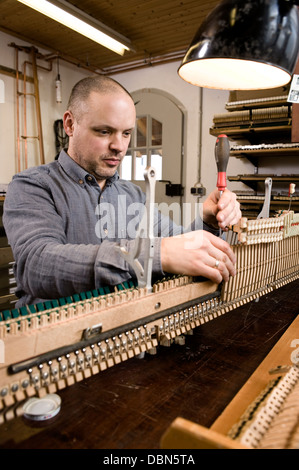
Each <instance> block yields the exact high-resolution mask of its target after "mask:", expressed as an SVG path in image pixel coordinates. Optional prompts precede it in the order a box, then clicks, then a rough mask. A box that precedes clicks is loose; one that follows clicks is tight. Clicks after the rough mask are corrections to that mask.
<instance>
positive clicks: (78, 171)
mask: <svg viewBox="0 0 299 470" xmlns="http://www.w3.org/2000/svg"><path fill="white" fill-rule="evenodd" d="M58 163H59V164H60V166H61V167H62V168H63V170H64V171H65V172H66V173H67V175H68V176H70V178H72V179H73V180H74V181H75V182H76V183H78V184H79V185H80V186H84V184H85V183H86V182H88V181H92V182H96V179H95V177H94V176H93V175H91V174H90V173H88V172H87V171H86V170H84V168H82V167H81V166H80V165H78V163H76V162H75V161H74V160H73V159H72V158H71V157H70V156H69V155H68V154H67V153H66V151H65V150H61V152H60V154H59V157H58ZM118 179H119V174H118V172H117V171H116V172H115V173H114V175H113V176H111V177H110V178H107V180H106V185H107V184H108V185H111V184H112V183H113V182H114V181H116V180H118Z"/></svg>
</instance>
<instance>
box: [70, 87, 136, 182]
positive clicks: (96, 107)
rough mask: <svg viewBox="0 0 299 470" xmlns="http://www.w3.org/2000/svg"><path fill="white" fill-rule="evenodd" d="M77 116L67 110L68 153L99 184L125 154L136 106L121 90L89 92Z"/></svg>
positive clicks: (113, 171) (132, 127) (116, 166)
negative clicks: (102, 92)
mask: <svg viewBox="0 0 299 470" xmlns="http://www.w3.org/2000/svg"><path fill="white" fill-rule="evenodd" d="M81 110H82V112H80V115H79V113H78V116H77V115H76V117H75V116H74V115H73V114H72V113H71V112H70V111H67V112H66V113H65V115H64V122H65V130H66V133H67V134H68V135H69V148H68V154H69V155H70V157H71V158H73V160H75V161H76V162H77V163H78V164H79V165H80V166H81V167H82V168H84V169H85V170H86V171H88V172H89V173H90V174H92V175H94V176H95V178H96V179H97V181H98V183H99V184H100V186H102V187H103V186H104V184H105V180H106V179H107V178H109V177H111V176H113V175H114V173H115V172H116V170H117V168H118V166H119V165H120V163H121V161H122V160H123V158H124V156H125V155H126V152H127V149H128V146H129V143H130V138H131V133H132V130H133V129H134V126H135V120H136V112H135V106H134V103H133V101H132V99H131V98H130V96H129V95H127V94H126V93H123V92H121V91H120V92H116V93H109V94H100V93H97V92H92V93H91V94H90V96H89V98H88V100H87V101H86V102H85V103H82V106H81Z"/></svg>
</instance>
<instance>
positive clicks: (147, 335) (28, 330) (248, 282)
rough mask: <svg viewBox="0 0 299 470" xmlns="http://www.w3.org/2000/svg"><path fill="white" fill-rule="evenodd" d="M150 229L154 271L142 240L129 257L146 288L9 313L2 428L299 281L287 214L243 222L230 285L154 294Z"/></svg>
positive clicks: (298, 247)
mask: <svg viewBox="0 0 299 470" xmlns="http://www.w3.org/2000/svg"><path fill="white" fill-rule="evenodd" d="M147 175H148V179H149V185H148V187H149V188H150V191H149V193H150V194H149V198H147V204H149V203H150V201H152V190H153V183H154V178H155V174H154V171H153V170H152V169H149V170H148V169H147ZM147 196H148V195H147ZM150 223H151V216H150V217H148V225H147V227H145V226H144V224H142V222H141V224H140V225H141V228H140V231H141V230H142V231H147V232H146V233H147V235H149V243H148V259H149V262H148V264H147V265H146V266H145V267H144V269H143V268H142V267H141V265H140V263H138V260H137V257H138V240H139V235H140V234H139V235H138V236H137V238H136V250H135V251H134V253H133V255H132V256H131V259H129V261H130V262H131V263H132V265H133V266H135V268H136V275H137V279H138V281H139V284H138V285H137V284H136V283H135V282H133V281H128V282H126V283H124V284H122V285H119V286H115V287H113V288H108V287H107V288H99V289H95V290H93V291H90V292H84V293H81V294H75V295H73V296H71V297H68V298H61V299H58V300H55V301H54V300H53V301H47V302H44V303H42V304H36V305H29V306H26V307H22V308H20V309H13V310H10V311H3V312H2V313H1V314H0V412H1V418H0V419H1V421H0V422H4V421H6V420H9V419H12V418H13V417H14V416H18V415H21V414H22V406H21V405H22V404H23V402H24V401H26V400H27V399H28V398H30V397H33V396H38V397H42V396H43V395H45V394H49V393H50V394H51V393H54V392H56V391H59V390H61V389H63V388H65V387H68V386H71V385H72V384H74V383H76V382H79V381H81V380H83V379H87V378H88V377H90V376H92V375H94V374H97V373H99V372H101V371H103V370H105V369H106V368H108V367H112V366H114V365H116V364H118V363H120V362H122V361H125V360H127V359H130V358H132V357H134V356H140V355H141V356H142V354H144V353H145V352H148V353H150V354H152V353H155V350H156V348H157V347H158V346H159V345H162V346H170V344H171V343H172V342H174V341H175V342H179V341H180V340H182V339H183V336H184V335H185V334H188V333H189V332H191V331H192V329H194V328H196V327H198V326H200V325H201V324H203V323H206V322H208V321H211V320H213V319H214V318H217V317H218V316H220V315H223V314H225V313H227V312H229V311H231V310H233V309H235V308H237V307H238V306H240V305H243V304H245V303H247V302H250V301H252V300H254V299H257V298H259V297H261V296H263V295H265V294H266V293H268V292H270V291H272V290H274V289H277V288H279V287H281V286H282V285H284V284H287V283H289V282H292V281H293V280H295V279H297V278H298V277H299V264H298V260H299V256H298V251H299V236H298V235H299V214H295V213H294V212H293V211H285V212H281V213H279V214H277V215H276V217H270V218H260V219H257V220H247V219H245V218H243V219H241V220H240V222H239V224H238V225H236V226H234V227H232V231H231V234H232V236H231V237H230V238H231V239H232V243H231V245H232V249H233V251H234V252H235V254H236V258H237V265H236V269H237V274H236V276H235V277H234V278H231V279H230V280H229V281H228V282H226V283H223V284H222V285H217V284H215V283H213V282H211V281H208V280H199V279H197V278H190V277H186V276H176V277H173V278H170V279H164V280H160V281H159V282H157V283H156V284H154V285H153V286H150V288H149V279H148V276H149V275H150V274H151V269H150V266H149V265H150V260H151V257H152V253H151V252H152V243H151V229H150V225H149V224H150ZM140 233H141V232H140ZM123 256H124V257H128V254H127V253H123Z"/></svg>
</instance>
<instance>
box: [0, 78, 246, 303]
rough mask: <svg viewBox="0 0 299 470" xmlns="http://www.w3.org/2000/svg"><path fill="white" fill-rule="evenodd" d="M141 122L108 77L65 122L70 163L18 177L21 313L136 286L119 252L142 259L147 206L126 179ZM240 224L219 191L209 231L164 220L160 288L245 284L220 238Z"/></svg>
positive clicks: (79, 98) (87, 85)
mask: <svg viewBox="0 0 299 470" xmlns="http://www.w3.org/2000/svg"><path fill="white" fill-rule="evenodd" d="M135 119H136V114H135V106H134V102H133V100H132V98H131V96H130V94H129V93H128V92H127V91H126V90H125V89H124V88H123V87H122V86H121V85H120V84H118V83H117V82H116V81H114V80H113V79H111V78H108V77H104V76H103V77H102V76H97V77H89V78H86V79H83V80H81V81H80V82H79V83H78V84H77V85H75V87H74V89H73V91H72V93H71V97H70V101H69V104H68V109H67V111H66V112H65V114H64V118H63V122H64V129H65V132H66V134H67V135H68V137H69V147H68V150H67V153H66V152H65V151H62V152H61V153H60V156H59V158H58V160H56V161H53V162H51V163H50V164H46V165H42V166H40V167H35V168H30V169H28V170H25V171H23V172H22V173H20V174H17V175H15V176H14V178H13V180H12V182H11V183H10V185H9V188H8V191H7V195H6V198H5V208H4V216H3V221H4V226H5V230H6V234H7V237H8V241H9V244H10V245H11V247H12V250H13V254H14V259H15V276H16V280H17V285H18V289H17V295H18V297H19V298H20V300H19V302H18V303H17V306H18V307H20V306H22V305H25V304H32V303H37V302H40V301H44V300H46V299H55V298H59V297H65V296H68V295H72V294H74V293H80V292H84V291H87V290H90V289H93V288H99V287H101V286H114V285H117V284H120V283H121V282H124V281H127V280H129V279H131V278H133V277H134V276H135V273H134V270H133V269H132V267H131V266H130V265H129V264H128V263H127V262H126V261H125V260H124V259H123V257H122V256H121V254H120V253H119V250H117V249H116V247H117V246H121V247H124V248H125V250H127V251H128V252H130V250H132V247H133V245H134V242H135V240H134V234H133V235H132V233H131V232H132V230H131V231H130V233H129V231H128V227H129V226H130V227H132V223H133V222H135V225H136V214H135V213H132V207H133V208H134V207H136V204H138V203H139V204H140V203H142V205H143V207H144V203H145V196H144V194H143V193H142V192H141V190H140V188H139V187H138V186H136V185H133V184H132V183H131V182H128V181H124V180H121V179H119V176H118V173H117V168H118V167H119V165H120V163H121V161H122V159H123V158H124V156H125V154H126V151H127V148H128V145H129V142H130V136H131V133H132V130H133V129H134V126H135ZM133 212H134V211H133ZM240 216H241V213H240V209H239V204H238V203H237V202H236V198H235V196H234V195H233V194H232V193H231V192H230V191H228V190H226V191H225V192H224V193H223V195H222V197H221V199H220V200H219V193H218V190H217V189H216V190H215V191H214V192H213V193H212V194H211V195H210V196H209V197H208V198H207V200H206V201H205V203H204V204H203V221H202V220H201V219H199V218H198V219H197V220H196V221H195V222H194V223H193V224H192V227H191V228H192V229H193V230H194V231H193V232H190V230H191V228H190V229H188V230H189V232H188V233H185V234H184V233H182V227H178V226H176V225H174V224H171V223H169V220H165V217H163V216H161V215H160V214H157V213H156V214H155V227H154V229H155V235H156V237H155V240H154V259H153V279H155V278H161V277H163V276H164V275H165V273H175V274H179V273H180V274H188V275H194V276H204V277H206V278H209V279H211V280H213V281H215V282H218V283H220V282H221V281H222V280H225V281H227V280H228V278H229V276H231V275H234V274H235V267H234V263H235V258H234V255H233V253H232V251H231V249H230V247H229V245H228V244H227V243H226V242H225V241H224V240H222V239H221V238H219V237H217V236H216V234H218V227H220V228H222V229H225V227H227V226H228V225H231V224H234V223H236V222H237V221H238V220H239V218H240ZM140 218H141V215H140V217H139V219H138V220H139V221H140ZM207 224H209V225H207ZM197 228H204V229H205V230H196V229H197ZM144 242H145V241H144V240H141V246H140V253H139V261H140V262H141V264H143V262H144V259H145V256H146V254H145V251H144V250H145V243H144Z"/></svg>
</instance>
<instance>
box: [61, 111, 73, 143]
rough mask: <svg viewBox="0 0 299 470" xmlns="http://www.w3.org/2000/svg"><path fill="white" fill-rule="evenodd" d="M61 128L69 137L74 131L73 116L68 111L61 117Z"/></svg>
mask: <svg viewBox="0 0 299 470" xmlns="http://www.w3.org/2000/svg"><path fill="white" fill-rule="evenodd" d="M63 127H64V130H65V133H66V134H67V135H68V136H69V137H70V136H71V135H73V130H74V116H73V115H72V113H71V112H70V111H66V112H65V113H64V115H63Z"/></svg>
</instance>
